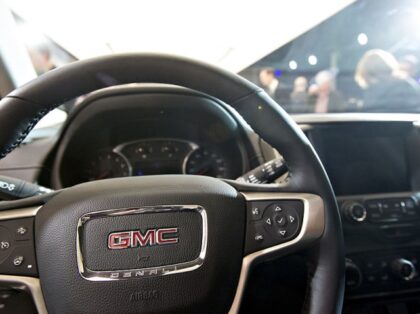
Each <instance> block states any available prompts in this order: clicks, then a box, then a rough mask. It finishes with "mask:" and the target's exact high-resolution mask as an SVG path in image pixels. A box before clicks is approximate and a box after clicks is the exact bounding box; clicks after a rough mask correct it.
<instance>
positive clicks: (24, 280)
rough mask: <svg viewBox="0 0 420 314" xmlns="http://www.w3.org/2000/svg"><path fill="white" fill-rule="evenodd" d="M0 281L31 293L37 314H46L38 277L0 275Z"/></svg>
mask: <svg viewBox="0 0 420 314" xmlns="http://www.w3.org/2000/svg"><path fill="white" fill-rule="evenodd" d="M0 282H5V283H7V284H8V285H9V286H10V287H11V288H12V289H16V290H24V291H27V292H29V293H30V294H31V295H32V299H33V300H34V303H35V307H36V309H37V311H38V313H39V314H46V313H48V312H47V307H46V306H45V302H44V297H43V295H42V289H41V284H40V281H39V279H38V278H32V277H23V276H9V275H0Z"/></svg>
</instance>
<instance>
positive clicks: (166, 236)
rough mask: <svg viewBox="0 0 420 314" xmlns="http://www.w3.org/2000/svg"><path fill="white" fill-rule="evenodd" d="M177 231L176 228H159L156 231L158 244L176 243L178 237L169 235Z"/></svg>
mask: <svg viewBox="0 0 420 314" xmlns="http://www.w3.org/2000/svg"><path fill="white" fill-rule="evenodd" d="M177 232H178V228H166V229H159V230H158V231H157V242H158V243H159V244H171V243H178V237H172V238H171V237H170V234H174V233H177Z"/></svg>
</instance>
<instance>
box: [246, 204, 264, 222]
mask: <svg viewBox="0 0 420 314" xmlns="http://www.w3.org/2000/svg"><path fill="white" fill-rule="evenodd" d="M265 206H266V204H265V203H264V202H251V203H249V205H248V213H249V218H250V219H251V220H253V221H256V220H260V219H262V216H263V214H264V208H265Z"/></svg>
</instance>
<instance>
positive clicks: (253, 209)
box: [245, 200, 303, 254]
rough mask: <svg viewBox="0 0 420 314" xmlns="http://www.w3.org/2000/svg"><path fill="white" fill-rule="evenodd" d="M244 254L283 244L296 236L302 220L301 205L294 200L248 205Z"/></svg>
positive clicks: (251, 203) (250, 203) (258, 202)
mask: <svg viewBox="0 0 420 314" xmlns="http://www.w3.org/2000/svg"><path fill="white" fill-rule="evenodd" d="M247 217H248V224H247V240H246V244H245V253H246V254H249V253H252V252H255V251H258V250H261V249H264V248H267V247H270V246H274V245H277V244H281V243H284V242H286V241H289V240H291V239H293V238H295V237H296V236H297V234H298V233H299V230H300V228H301V222H302V219H303V203H302V201H296V200H282V201H252V202H249V203H248V215H247Z"/></svg>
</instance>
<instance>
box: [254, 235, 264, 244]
mask: <svg viewBox="0 0 420 314" xmlns="http://www.w3.org/2000/svg"><path fill="white" fill-rule="evenodd" d="M254 239H255V241H256V242H262V241H264V235H263V234H262V233H256V234H255V237H254Z"/></svg>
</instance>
